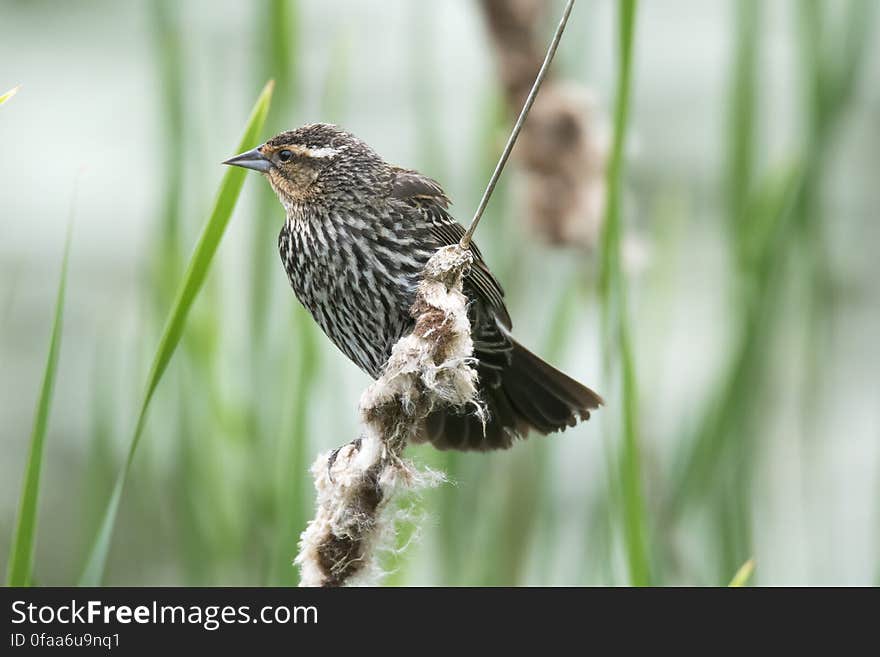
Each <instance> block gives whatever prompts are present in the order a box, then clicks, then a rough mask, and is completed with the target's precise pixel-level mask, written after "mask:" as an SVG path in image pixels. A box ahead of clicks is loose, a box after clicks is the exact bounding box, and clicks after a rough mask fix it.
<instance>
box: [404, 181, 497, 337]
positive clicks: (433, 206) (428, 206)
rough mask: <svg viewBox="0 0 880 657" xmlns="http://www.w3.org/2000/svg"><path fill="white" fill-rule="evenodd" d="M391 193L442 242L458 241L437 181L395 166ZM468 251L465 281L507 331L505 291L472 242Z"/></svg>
mask: <svg viewBox="0 0 880 657" xmlns="http://www.w3.org/2000/svg"><path fill="white" fill-rule="evenodd" d="M391 195H392V196H393V197H394V198H397V199H400V200H402V201H405V202H407V203H408V204H410V205H411V206H412V207H413V209H414V210H417V211H418V212H419V213H420V214H421V215H422V216H423V217H424V218H425V219H427V221H428V224H429V226H430V231H431V233H432V234H433V235H434V237H435V238H436V239H437V240H438V242H439V243H440V244H441V245H443V246H447V245H452V244H458V243H459V242H460V241H461V238H462V237H463V236H464V233H465V229H464V227H463V226H462V225H461V224H460V223H458V222H457V221H456V220H455V219H453V218H452V216H451V215H450V214H449V212H448V211H447V209H448V208H449V205H450V202H449V197H447V196H446V194H445V193H444V192H443V188H442V187H440V183H438V182H437V181H436V180H434V179H432V178H429V177H427V176H423V175H422V174H420V173H418V172H417V171H411V170H409V169H400V168H395V169H394V177H393V178H392V181H391ZM471 250H472V251H473V254H474V263H473V265H472V266H471V271H470V274H469V275H468V276H467V278H466V279H465V284H466V285H467V286H468V287H470V288H471V289H472V290H473V292H474V294H475V296H476V297H477V298H478V299H480V300H482V301H483V303H484V304H485V309H486V310H487V311H490V312H491V313H492V314H493V315H494V318H495V319H497V320H498V321H499V322H501V324H502V325H503V326H504V327H505V328H506V329H507V330H510V329H511V328H512V323H511V321H510V314H509V313H508V312H507V308H506V306H505V305H504V290H503V289H502V287H501V284H500V283H499V282H498V280H497V279H496V278H495V276H494V275H493V274H492V272H491V271H490V270H489V267H488V266H487V265H486V262H485V260H483V254H482V253H480V249H479V247H478V246H477V245H476V244H475V243H474V242H471Z"/></svg>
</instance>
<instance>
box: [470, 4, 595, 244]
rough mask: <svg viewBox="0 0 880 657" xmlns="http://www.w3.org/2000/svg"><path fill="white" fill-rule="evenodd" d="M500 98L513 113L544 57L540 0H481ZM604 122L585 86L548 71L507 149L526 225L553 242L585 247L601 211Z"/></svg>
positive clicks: (544, 9) (546, 10)
mask: <svg viewBox="0 0 880 657" xmlns="http://www.w3.org/2000/svg"><path fill="white" fill-rule="evenodd" d="M481 5H482V8H483V13H484V14H485V17H486V23H487V25H488V29H489V34H490V36H491V39H492V45H493V50H494V55H495V60H496V62H497V70H498V74H499V78H500V82H501V84H502V87H503V89H504V98H505V104H506V105H507V107H508V110H509V113H510V114H511V115H514V116H515V115H516V113H518V112H519V109H520V108H521V107H522V103H523V100H524V99H525V97H526V95H527V94H528V92H529V87H530V86H531V83H532V81H533V80H534V77H535V72H536V71H537V70H538V69H539V68H540V66H541V62H542V61H543V59H544V36H543V35H544V31H543V29H542V28H543V27H544V23H545V22H546V19H547V18H548V17H552V16H551V15H552V14H553V11H552V10H553V8H554V4H553V3H550V2H546V1H545V0H481ZM607 152H608V130H607V126H606V125H605V123H604V119H603V117H602V116H601V115H600V113H599V111H598V108H597V106H596V102H595V99H594V98H593V95H592V93H591V92H590V91H589V90H588V89H587V88H586V87H585V86H584V85H583V84H581V83H579V82H575V81H572V80H565V79H560V78H559V76H558V75H557V76H554V75H553V74H552V69H551V73H550V74H549V75H548V79H547V81H546V82H545V83H544V86H543V88H542V90H541V93H540V95H539V96H538V98H537V100H536V101H535V105H534V108H533V109H532V113H531V115H530V116H529V120H528V121H527V122H526V124H525V126H524V127H523V131H522V134H521V136H520V139H519V142H518V144H517V148H516V151H515V157H516V158H517V159H518V162H519V164H520V167H521V170H522V172H523V174H524V175H523V177H524V178H525V181H524V182H525V195H526V198H527V207H528V211H527V212H526V213H525V216H526V218H527V219H528V221H529V223H530V224H531V226H532V228H533V229H534V230H535V231H536V232H537V233H538V234H539V235H540V236H542V237H543V238H544V239H545V240H546V241H547V242H549V243H550V244H553V245H557V246H562V245H572V246H578V247H584V248H587V249H592V248H593V247H594V246H595V245H596V240H597V239H598V236H599V228H600V223H601V219H602V214H603V212H604V211H605V160H606V156H607Z"/></svg>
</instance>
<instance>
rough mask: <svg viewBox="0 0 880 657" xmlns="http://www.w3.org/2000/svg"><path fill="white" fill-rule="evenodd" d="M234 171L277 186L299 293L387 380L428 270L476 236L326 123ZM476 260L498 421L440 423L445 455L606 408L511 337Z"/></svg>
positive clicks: (250, 157) (281, 241) (487, 380)
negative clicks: (438, 256)
mask: <svg viewBox="0 0 880 657" xmlns="http://www.w3.org/2000/svg"><path fill="white" fill-rule="evenodd" d="M225 164H234V165H236V166H240V167H245V168H248V169H254V170H256V171H260V172H262V173H264V174H265V175H266V177H267V178H268V179H269V184H270V185H272V189H274V190H275V193H276V194H277V195H278V199H279V200H280V201H281V204H282V205H283V206H284V209H285V210H286V211H287V221H286V222H285V224H284V228H282V230H281V234H280V235H279V236H278V249H279V251H280V252H281V260H282V262H283V263H284V268H285V270H286V271H287V276H288V278H289V279H290V284H291V286H292V287H293V291H294V292H295V293H296V296H297V297H298V298H299V300H300V301H301V302H302V304H303V305H304V306H305V307H306V308H307V309H308V311H309V312H310V313H312V316H313V317H314V318H315V321H317V322H318V324H319V325H320V326H321V328H322V329H323V330H324V332H325V333H326V334H327V336H328V337H329V338H330V339H331V340H332V341H333V343H334V344H335V345H336V346H337V347H339V348H340V349H341V350H342V351H343V352H344V353H345V355H346V356H348V357H349V358H350V359H351V360H353V361H354V362H355V363H357V364H358V365H359V366H360V367H361V369H363V370H364V371H365V372H367V373H368V374H370V375H371V376H372V377H373V378H378V377H379V375H380V374H381V371H382V366H383V365H384V364H385V362H386V360H387V359H388V357H389V356H390V354H391V348H392V346H394V344H395V342H397V340H398V339H400V338H401V337H403V336H404V335H406V334H407V333H409V332H410V330H411V329H412V326H413V319H412V318H411V316H410V312H409V311H410V306H411V305H412V302H413V299H414V296H415V290H416V286H417V285H418V282H419V280H420V276H421V272H422V268H423V267H424V265H425V263H426V262H427V261H428V258H430V257H431V255H433V254H434V252H435V251H436V250H437V249H438V248H440V247H441V246H445V245H450V244H456V243H458V242H459V240H460V239H461V237H462V235H463V234H464V229H463V228H462V226H461V225H460V224H459V223H458V222H456V221H455V219H453V218H452V217H451V216H450V215H449V213H448V211H447V209H448V207H449V199H448V198H447V197H446V194H444V193H443V190H442V189H441V188H440V185H439V184H438V183H437V182H436V181H434V180H432V179H430V178H428V177H426V176H423V175H421V174H419V173H417V172H415V171H410V170H407V169H401V168H399V167H395V166H392V165H390V164H388V163H387V162H385V161H384V160H383V159H382V158H381V157H379V156H378V155H377V154H376V153H375V152H374V151H373V149H371V148H370V147H369V146H367V144H365V143H364V142H362V141H361V140H360V139H358V138H357V137H355V136H354V135H352V134H350V133H347V132H344V131H343V130H340V129H339V128H337V127H336V126H332V125H327V124H323V123H317V124H313V125H307V126H304V127H302V128H299V129H298V130H293V131H291V132H284V133H282V134H280V135H278V136H277V137H274V138H272V139H270V140H269V141H267V142H266V143H265V144H263V145H262V146H259V147H258V148H255V149H253V150H251V151H248V152H246V153H242V154H241V155H238V156H236V157H234V158H232V159H230V160H227V161H226V162H225ZM471 248H472V250H473V255H474V263H473V266H472V267H471V271H470V274H469V275H468V276H467V277H466V279H465V282H464V292H465V294H466V295H467V296H468V297H469V298H470V299H471V300H472V303H471V305H470V307H469V310H468V316H469V319H470V321H471V333H472V337H473V342H474V355H475V357H476V358H477V361H478V363H477V372H478V374H479V379H480V393H481V395H482V398H483V401H484V402H485V403H486V406H487V408H488V410H489V413H490V417H489V421H488V423H487V424H486V425H485V430H484V427H483V424H482V422H481V421H480V419H479V418H477V417H476V416H475V415H472V414H467V413H465V412H463V411H457V410H453V409H447V410H443V411H437V412H435V413H433V414H432V415H431V416H430V417H429V418H428V420H427V422H426V426H425V431H424V436H423V439H424V440H430V441H431V442H432V443H433V444H434V445H435V446H436V447H438V448H440V449H476V450H488V449H499V448H506V447H510V445H511V444H512V443H513V440H514V439H515V438H517V437H525V436H526V434H527V433H528V432H529V430H530V429H535V430H537V431H539V432H540V433H542V434H547V433H550V432H553V431H559V430H562V429H564V428H565V427H570V426H574V425H575V423H576V422H577V421H578V420H579V419H583V420H586V419H587V418H589V417H590V410H591V409H595V408H597V407H598V406H599V405H600V404H601V403H602V399H601V398H600V397H599V395H597V394H596V393H594V392H593V391H592V390H590V389H589V388H586V387H585V386H582V385H581V384H580V383H578V382H577V381H575V380H573V379H571V378H569V377H568V376H566V375H565V374H563V373H562V372H560V371H558V370H556V369H554V368H553V367H552V366H550V365H548V364H547V363H545V362H544V361H543V360H541V359H540V358H538V357H537V356H535V355H534V354H532V353H531V352H529V351H528V350H527V349H525V348H524V347H522V346H521V345H520V344H519V343H518V342H516V341H515V340H514V339H513V338H512V337H511V335H510V328H511V321H510V316H509V315H508V313H507V309H506V308H505V307H504V299H503V297H504V292H503V291H502V289H501V286H500V285H499V284H498V281H497V280H495V277H494V276H493V275H492V273H491V272H490V271H489V268H488V267H487V266H486V263H485V262H484V261H483V258H482V256H481V255H480V252H479V250H478V249H477V247H476V245H472V246H471Z"/></svg>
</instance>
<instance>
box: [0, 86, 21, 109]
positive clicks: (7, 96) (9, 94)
mask: <svg viewBox="0 0 880 657" xmlns="http://www.w3.org/2000/svg"><path fill="white" fill-rule="evenodd" d="M19 89H21V85H20V84H19V85H17V86H15V87H12V89H10V90H9V91H7V92H6V93H5V94H3V95H2V96H0V105H2V104H3V103H5V102H6V101H7V100H9V99H10V98H12V97H13V96H14V95H15V94H17V93H18V90H19Z"/></svg>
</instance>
